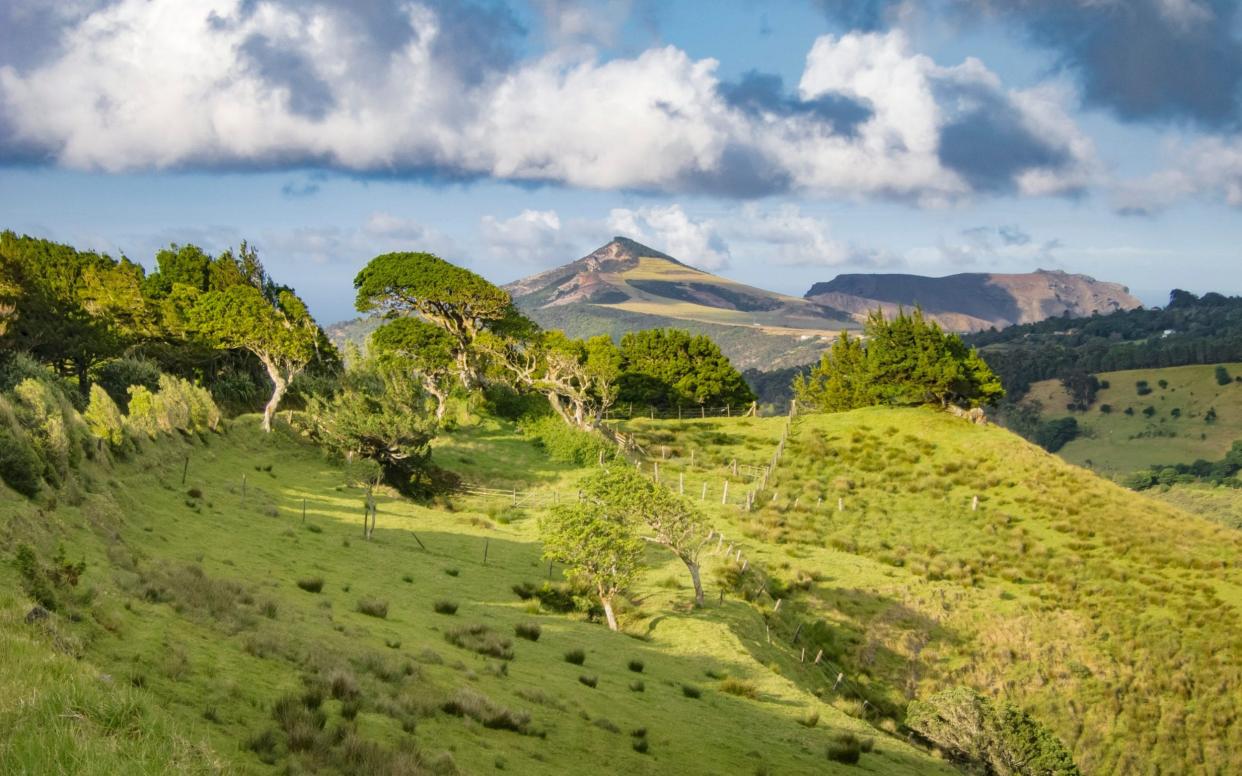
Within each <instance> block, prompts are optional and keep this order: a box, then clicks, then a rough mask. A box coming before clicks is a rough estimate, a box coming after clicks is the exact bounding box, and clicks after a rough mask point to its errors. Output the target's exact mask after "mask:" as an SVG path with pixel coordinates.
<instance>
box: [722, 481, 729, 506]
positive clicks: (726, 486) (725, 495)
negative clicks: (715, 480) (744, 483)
mask: <svg viewBox="0 0 1242 776" xmlns="http://www.w3.org/2000/svg"><path fill="white" fill-rule="evenodd" d="M720 503H721V504H728V503H729V480H728V478H726V479H725V481H724V492H723V493H721V494H720Z"/></svg>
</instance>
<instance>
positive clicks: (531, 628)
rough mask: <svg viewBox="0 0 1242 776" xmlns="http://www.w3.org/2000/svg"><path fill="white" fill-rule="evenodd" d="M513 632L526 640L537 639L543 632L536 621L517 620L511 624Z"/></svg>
mask: <svg viewBox="0 0 1242 776" xmlns="http://www.w3.org/2000/svg"><path fill="white" fill-rule="evenodd" d="M513 632H514V633H516V634H517V636H518V638H520V639H526V640H527V641H538V640H539V636H540V635H541V634H542V633H543V628H541V627H539V623H537V622H519V623H518V624H517V625H514V626H513Z"/></svg>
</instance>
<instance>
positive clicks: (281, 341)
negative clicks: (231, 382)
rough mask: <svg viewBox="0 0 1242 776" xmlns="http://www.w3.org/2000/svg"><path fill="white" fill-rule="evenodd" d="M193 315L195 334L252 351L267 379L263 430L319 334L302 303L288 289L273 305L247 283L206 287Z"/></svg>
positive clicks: (318, 341)
mask: <svg viewBox="0 0 1242 776" xmlns="http://www.w3.org/2000/svg"><path fill="white" fill-rule="evenodd" d="M192 319H193V322H194V326H195V328H196V329H197V330H198V332H199V333H200V334H202V335H203V336H205V337H207V338H208V339H209V340H210V341H212V342H214V343H215V344H216V345H218V346H220V347H226V348H243V349H245V350H247V351H249V352H251V353H253V354H254V355H255V357H256V358H258V359H259V361H260V362H262V364H263V367H264V368H265V369H266V370H267V375H268V377H269V378H271V381H272V396H271V398H270V399H269V400H268V402H267V405H266V406H265V407H264V408H263V430H264V431H271V430H272V416H273V415H275V413H276V408H277V407H278V406H279V405H280V400H281V399H282V398H284V395H285V392H286V391H287V390H288V389H289V383H290V382H292V380H293V378H295V377H297V376H298V374H300V373H301V372H302V370H304V369H305V368H306V366H307V365H308V364H310V362H311V360H312V359H313V358H314V357H315V354H316V351H317V348H318V347H319V345H320V344H321V338H322V333H321V332H320V331H319V327H318V326H317V325H316V324H315V320H314V319H313V318H311V316H310V312H309V311H308V310H307V309H306V305H305V304H304V303H303V302H302V300H301V299H299V298H298V297H297V295H296V294H294V293H293V292H292V291H290V290H288V289H285V290H282V291H280V293H279V295H278V297H277V300H276V302H275V304H273V303H272V302H270V301H269V300H268V299H267V298H265V297H264V295H263V293H262V292H261V291H260V290H259V289H257V288H255V287H254V286H251V285H248V284H247V285H238V286H233V287H231V288H229V289H227V290H225V291H209V292H207V293H206V294H202V295H201V296H200V297H199V298H198V299H197V301H196V303H195V305H194V307H193V312H192Z"/></svg>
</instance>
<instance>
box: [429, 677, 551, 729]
mask: <svg viewBox="0 0 1242 776" xmlns="http://www.w3.org/2000/svg"><path fill="white" fill-rule="evenodd" d="M440 709H441V710H442V711H444V712H445V713H446V714H452V715H453V716H455V717H470V718H471V719H473V720H475V721H476V722H478V723H479V724H481V725H483V727H485V728H491V729H493V730H512V731H514V732H516V733H526V732H527V730H528V728H529V726H530V714H528V713H526V712H524V711H514V710H512V709H506V708H504V707H503V706H499V705H497V704H496V703H495V702H493V701H492V700H491V699H490V698H488V697H487V696H485V695H483V694H481V693H478V692H475V691H474V690H470V689H466V688H463V689H460V690H458V691H457V692H456V693H454V694H453V696H452V697H451V698H449V699H448V700H446V701H445V702H444V703H443V704H442V705H441V706H440Z"/></svg>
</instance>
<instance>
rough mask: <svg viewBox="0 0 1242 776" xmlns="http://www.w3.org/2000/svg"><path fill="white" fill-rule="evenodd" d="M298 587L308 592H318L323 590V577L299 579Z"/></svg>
mask: <svg viewBox="0 0 1242 776" xmlns="http://www.w3.org/2000/svg"><path fill="white" fill-rule="evenodd" d="M298 587H300V588H302V589H303V590H305V591H306V592H308V593H318V592H319V591H321V590H323V577H306V578H305V579H299V580H298Z"/></svg>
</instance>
